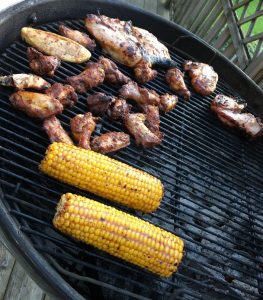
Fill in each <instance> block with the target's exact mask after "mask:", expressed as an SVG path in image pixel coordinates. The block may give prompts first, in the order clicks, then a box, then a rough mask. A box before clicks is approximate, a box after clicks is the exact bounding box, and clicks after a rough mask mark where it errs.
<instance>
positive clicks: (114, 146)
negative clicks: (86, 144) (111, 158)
mask: <svg viewBox="0 0 263 300" xmlns="http://www.w3.org/2000/svg"><path fill="white" fill-rule="evenodd" d="M129 145H130V136H129V135H128V134H126V133H124V132H107V133H104V134H102V135H100V136H97V137H95V138H94V139H93V141H92V142H91V149H92V150H94V151H96V152H100V153H103V154H105V153H110V152H114V151H118V150H120V149H123V148H125V147H127V146H129Z"/></svg>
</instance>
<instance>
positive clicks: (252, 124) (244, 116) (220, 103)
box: [211, 95, 263, 139]
mask: <svg viewBox="0 0 263 300" xmlns="http://www.w3.org/2000/svg"><path fill="white" fill-rule="evenodd" d="M245 106H246V104H244V103H238V102H237V101H236V100H235V99H233V98H230V97H227V96H224V95H217V96H216V97H215V99H214V100H213V101H212V102H211V110H212V111H213V112H214V113H215V114H216V116H217V117H218V119H219V120H220V121H221V122H222V123H224V124H225V125H227V126H228V127H232V128H237V129H239V130H240V131H242V132H244V133H245V134H246V135H247V136H248V137H250V138H251V139H255V138H258V137H262V136H263V124H262V122H261V120H260V119H259V118H256V117H255V116H253V115H252V114H250V113H241V112H242V110H243V109H244V108H245Z"/></svg>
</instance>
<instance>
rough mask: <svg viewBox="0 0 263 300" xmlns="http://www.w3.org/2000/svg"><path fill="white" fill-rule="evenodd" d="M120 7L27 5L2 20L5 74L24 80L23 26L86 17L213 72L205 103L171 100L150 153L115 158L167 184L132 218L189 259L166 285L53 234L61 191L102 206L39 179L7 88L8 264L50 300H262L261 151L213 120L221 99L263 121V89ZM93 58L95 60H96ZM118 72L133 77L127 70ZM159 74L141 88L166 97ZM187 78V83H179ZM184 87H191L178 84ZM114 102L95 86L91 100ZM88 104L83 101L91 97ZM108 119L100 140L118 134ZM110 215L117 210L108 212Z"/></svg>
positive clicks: (156, 22) (2, 204)
mask: <svg viewBox="0 0 263 300" xmlns="http://www.w3.org/2000/svg"><path fill="white" fill-rule="evenodd" d="M116 2H117V1H81V0H77V1H70V0H66V1H54V0H43V1H25V2H23V3H21V4H19V5H16V6H14V7H13V8H10V9H8V10H6V11H5V12H3V13H2V14H1V16H0V20H1V21H0V36H1V45H0V47H1V49H0V50H1V52H2V54H1V55H0V72H1V73H2V74H9V73H17V72H29V68H28V62H27V59H26V45H25V44H24V43H23V42H22V41H21V40H20V38H19V29H20V28H21V27H22V26H24V25H34V26H37V27H39V28H42V29H45V30H49V31H52V32H56V31H57V27H58V25H59V22H60V21H62V20H63V22H64V23H65V24H68V25H69V26H70V27H72V28H75V29H81V30H84V23H83V17H84V15H85V14H86V13H98V12H99V13H101V14H106V15H108V16H112V17H120V18H121V19H126V20H129V19H131V20H132V21H133V22H134V23H135V24H136V25H138V26H141V27H144V28H146V29H148V30H150V31H151V32H153V33H154V34H155V35H156V36H157V37H158V38H159V39H161V40H162V41H163V42H164V43H165V44H166V45H167V46H168V48H169V50H170V53H171V56H172V58H173V59H174V60H175V61H176V62H177V63H178V66H179V67H180V68H181V64H182V62H183V61H184V60H185V59H189V58H193V59H195V60H200V61H204V62H208V63H210V64H212V65H213V66H214V68H215V69H216V71H217V72H218V73H219V76H220V80H219V83H218V87H217V89H216V91H215V93H213V94H212V95H211V96H209V97H205V98H203V97H200V96H199V95H197V94H196V93H194V92H193V91H192V90H191V88H190V90H191V92H192V97H191V100H190V101H189V102H185V101H184V100H183V99H182V98H180V97H179V104H178V106H177V108H176V109H175V110H174V111H172V112H171V113H168V114H166V115H163V116H161V129H162V131H163V132H164V134H165V137H164V140H163V142H162V144H161V145H160V146H159V147H157V148H154V149H147V150H146V149H143V148H140V147H137V146H136V145H135V144H134V142H132V144H131V146H130V147H128V148H126V149H124V150H122V151H120V152H118V153H116V154H114V155H112V156H113V157H115V158H116V159H118V160H120V161H124V162H126V163H128V164H130V165H132V166H136V167H137V168H140V169H142V170H145V171H147V172H150V173H151V174H153V175H154V176H157V177H158V178H160V179H161V180H162V182H163V183H164V185H165V197H164V199H163V201H162V203H161V206H160V208H159V209H158V210H157V211H156V212H155V213H153V214H145V215H143V214H140V213H138V212H135V211H132V210H127V209H126V208H124V207H119V208H121V209H123V210H126V211H129V212H130V213H132V214H134V215H138V216H139V217H141V218H143V219H146V220H149V221H150V222H152V223H154V224H157V225H158V226H160V227H162V228H165V229H166V230H169V231H171V232H174V233H175V234H177V235H178V236H180V237H182V238H183V239H184V241H185V244H186V253H185V257H184V260H183V263H182V264H181V266H180V268H179V271H178V272H177V273H176V274H174V275H173V276H172V277H171V278H169V279H162V278H159V277H157V276H154V275H152V274H150V273H148V272H147V271H144V270H141V269H139V268H137V267H135V266H133V265H130V264H128V263H124V262H123V261H121V260H118V259H116V258H113V257H111V256H110V255H107V254H105V253H103V252H101V251H98V250H96V249H94V248H92V247H89V246H86V245H83V244H82V243H79V242H76V241H74V240H73V239H71V238H68V237H65V236H63V235H61V234H60V233H58V232H57V231H55V230H54V228H53V227H52V224H51V220H52V217H53V215H54V212H55V206H56V203H57V201H58V199H59V197H60V195H61V194H62V193H64V192H76V193H78V194H81V195H86V196H89V197H92V198H94V199H97V200H99V201H103V202H106V200H105V199H100V198H98V197H95V196H94V195H89V194H88V193H85V192H82V191H80V190H77V189H75V188H72V187H70V186H67V185H65V184H61V183H59V182H57V181H55V180H53V179H51V178H48V177H46V176H44V175H43V174H40V173H39V171H38V164H39V162H40V160H41V159H42V157H43V155H44V152H45V149H46V147H47V145H48V139H47V137H46V135H45V134H44V132H43V131H42V129H41V123H40V122H37V121H36V120H32V119H30V118H28V117H26V116H25V115H24V114H22V113H20V112H18V111H15V110H14V109H13V108H11V107H10V105H9V101H8V96H9V95H10V94H11V92H12V91H11V89H10V90H9V89H7V88H0V119H1V148H0V150H1V156H0V158H1V159H0V168H1V179H0V180H1V189H0V191H1V193H0V198H1V201H0V225H1V226H0V228H1V230H2V233H3V237H4V239H5V241H6V243H7V245H8V247H9V249H10V250H11V251H12V252H13V254H14V255H15V256H16V257H17V259H18V260H19V262H20V263H22V265H23V266H24V267H25V268H26V270H27V271H28V272H29V273H30V274H31V275H32V277H33V278H34V280H36V281H37V282H38V283H39V284H40V286H41V287H42V288H43V289H45V290H46V291H47V292H49V293H51V294H53V295H55V296H57V297H58V298H62V299H260V298H261V299H262V297H263V250H262V249H263V248H262V246H263V243H262V241H263V235H262V232H263V208H262V196H263V192H262V191H263V180H262V170H263V143H262V142H249V141H247V140H246V139H245V138H243V137H241V136H238V135H236V134H235V133H232V132H230V131H228V130H227V129H225V128H223V127H222V125H221V124H220V123H219V121H217V120H216V119H215V117H214V116H213V115H212V114H211V112H210V110H209V103H210V101H211V99H212V98H213V97H214V96H215V95H216V94H217V93H224V94H226V95H232V96H235V97H238V98H245V99H246V100H247V101H248V103H249V106H248V110H249V111H252V112H254V113H256V114H259V115H260V114H261V116H262V111H263V103H262V102H261V103H260V100H262V96H263V93H262V91H261V90H260V89H259V88H258V87H257V86H256V85H255V84H254V83H253V82H252V81H251V80H250V79H249V78H248V77H247V76H246V75H245V74H244V73H242V72H241V71H240V70H239V69H237V68H236V67H235V66H234V65H232V64H231V63H230V62H229V61H228V60H226V59H225V58H224V57H223V56H221V55H220V54H219V53H218V52H217V51H216V50H214V49H212V48H210V47H209V46H208V45H207V44H205V43H204V42H203V41H201V40H199V39H198V38H197V37H195V36H194V35H192V34H191V33H189V32H188V31H186V30H184V29H183V28H181V27H179V26H177V25H175V24H172V23H170V22H168V21H166V20H164V19H162V18H160V17H158V16H155V15H153V14H150V13H147V12H145V11H142V10H140V9H138V8H135V7H132V6H130V5H127V4H124V3H118V2H117V3H116ZM99 55H101V50H100V49H98V48H97V49H96V50H95V51H94V52H93V53H92V59H91V60H92V61H95V60H96V59H97V58H98V57H99ZM119 67H120V69H121V70H122V71H123V72H124V73H125V74H127V75H129V76H132V74H131V71H130V70H128V69H127V68H125V67H123V66H119ZM83 68H84V65H76V64H69V63H65V62H63V63H62V66H61V67H60V68H59V70H58V71H57V72H56V76H55V77H54V78H53V79H49V78H48V79H47V80H48V81H50V82H51V83H53V82H62V83H63V82H64V80H65V78H66V77H68V76H71V75H74V74H78V73H79V72H80V71H81V70H83ZM163 75H164V71H163V70H159V76H158V78H157V79H155V80H154V81H152V82H150V83H148V84H146V86H147V87H149V88H153V89H155V90H156V91H157V92H159V93H165V92H167V91H168V88H167V85H166V84H165V83H164V80H163ZM186 78H187V77H186ZM186 83H187V85H188V87H190V85H189V80H188V79H186ZM94 91H101V92H106V93H107V94H113V95H117V89H115V88H113V87H112V86H109V85H102V86H100V87H97V88H95V89H94V90H92V91H90V93H92V92H94ZM87 95H88V94H87ZM87 95H80V96H79V102H78V104H77V105H76V106H75V107H73V108H72V109H67V110H65V111H64V112H63V114H62V115H60V116H59V119H60V120H61V122H62V124H63V126H64V127H65V128H66V129H68V127H69V126H68V124H69V119H70V118H71V117H73V116H74V115H75V114H76V113H83V112H85V111H86V104H85V99H86V96H87ZM121 129H122V125H121V124H120V123H118V122H116V123H111V122H109V121H108V120H107V118H105V119H103V121H102V125H101V126H100V127H99V128H98V129H97V132H96V133H97V134H99V133H103V132H106V131H109V130H121ZM116 206H117V205H116Z"/></svg>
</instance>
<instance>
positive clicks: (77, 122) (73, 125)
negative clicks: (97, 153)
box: [70, 112, 99, 150]
mask: <svg viewBox="0 0 263 300" xmlns="http://www.w3.org/2000/svg"><path fill="white" fill-rule="evenodd" d="M98 120H99V119H98V118H94V117H93V116H92V114H91V113H90V112H88V113H86V114H84V115H81V114H79V115H76V116H75V117H74V118H72V119H71V120H70V129H71V133H72V136H73V138H74V139H75V140H76V141H77V142H78V146H79V147H81V148H84V149H88V150H89V149H90V137H91V135H92V133H93V131H94V130H95V128H96V123H97V121H98Z"/></svg>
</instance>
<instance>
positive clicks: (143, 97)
mask: <svg viewBox="0 0 263 300" xmlns="http://www.w3.org/2000/svg"><path fill="white" fill-rule="evenodd" d="M119 94H120V96H121V97H122V98H124V99H130V100H134V101H136V102H137V103H138V104H151V105H158V104H159V102H160V98H159V95H158V94H157V93H156V92H155V91H154V90H149V89H146V88H142V87H139V86H138V84H137V83H136V82H134V81H130V82H129V83H127V84H125V85H123V86H122V87H121V89H120V90H119Z"/></svg>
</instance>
